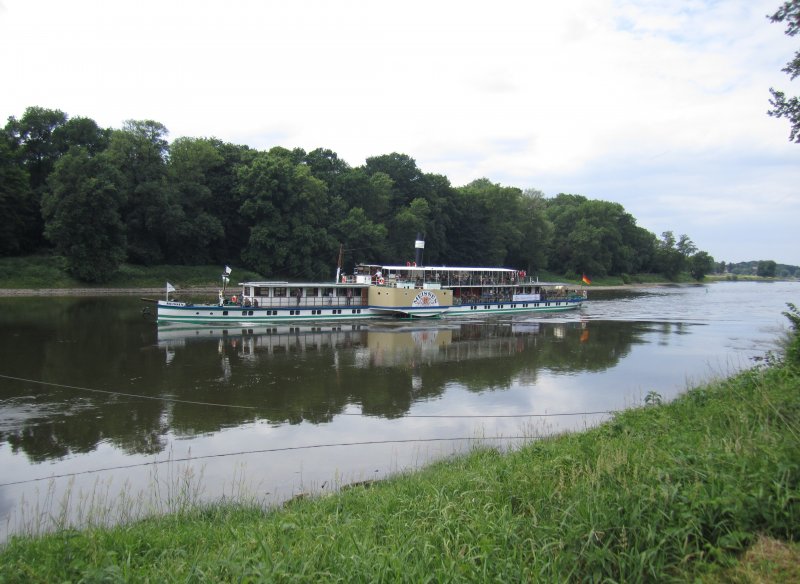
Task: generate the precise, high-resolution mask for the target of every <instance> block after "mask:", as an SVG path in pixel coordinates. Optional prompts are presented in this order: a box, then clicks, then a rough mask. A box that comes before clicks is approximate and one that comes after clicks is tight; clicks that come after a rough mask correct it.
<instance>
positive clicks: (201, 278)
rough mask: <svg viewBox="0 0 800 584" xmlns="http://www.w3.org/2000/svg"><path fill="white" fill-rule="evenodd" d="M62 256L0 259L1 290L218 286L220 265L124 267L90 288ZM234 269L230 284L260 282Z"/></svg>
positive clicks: (252, 274)
mask: <svg viewBox="0 0 800 584" xmlns="http://www.w3.org/2000/svg"><path fill="white" fill-rule="evenodd" d="M65 265H66V262H65V261H64V259H63V258H62V257H59V256H51V255H35V256H25V257H13V258H0V288H7V289H8V288H30V289H37V288H87V289H88V288H93V287H102V288H153V287H162V286H164V284H165V282H171V283H172V284H173V285H175V286H177V287H179V288H187V287H193V286H218V285H219V282H220V275H221V274H222V266H171V265H158V266H135V265H131V264H123V265H122V266H121V267H120V269H119V271H118V272H117V273H116V274H115V275H114V277H113V278H112V279H111V280H110V281H109V282H105V283H104V284H101V285H98V286H91V285H89V284H86V283H85V282H80V281H78V280H76V279H75V278H73V277H71V276H70V275H69V274H68V273H67V272H66V270H65ZM232 267H233V273H232V280H231V281H232V282H234V283H236V282H242V281H245V280H261V279H263V278H262V277H261V276H260V275H258V274H257V273H255V272H251V271H249V270H244V269H240V268H238V267H236V266H232Z"/></svg>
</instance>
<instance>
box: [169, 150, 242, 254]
mask: <svg viewBox="0 0 800 584" xmlns="http://www.w3.org/2000/svg"><path fill="white" fill-rule="evenodd" d="M223 163H224V159H223V158H222V155H221V154H220V152H219V150H218V149H217V147H216V144H215V143H214V141H212V140H208V139H205V138H178V139H177V140H175V141H174V142H173V143H172V145H171V147H170V157H169V168H170V171H171V172H170V180H171V181H172V183H173V186H172V189H170V192H171V193H174V195H175V202H176V203H177V205H179V207H180V211H179V212H176V215H175V219H176V223H175V225H174V226H173V230H172V231H171V233H170V237H169V239H168V249H167V254H168V257H169V260H170V262H175V263H184V264H207V263H210V262H211V261H213V259H214V253H213V251H212V250H213V249H214V248H216V247H217V246H219V245H220V244H221V242H222V240H223V238H224V235H225V231H224V227H223V225H222V222H221V221H220V219H219V218H218V217H216V216H215V215H214V213H213V198H214V193H213V191H212V190H211V186H210V182H211V181H210V175H211V173H213V171H214V170H215V169H217V168H219V167H220V166H222V164H223ZM228 204H230V205H235V203H234V202H233V201H229V203H228Z"/></svg>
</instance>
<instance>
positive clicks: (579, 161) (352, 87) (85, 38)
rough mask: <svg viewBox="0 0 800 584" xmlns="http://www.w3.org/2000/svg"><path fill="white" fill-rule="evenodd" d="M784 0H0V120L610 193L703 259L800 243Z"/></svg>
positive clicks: (792, 260) (799, 40)
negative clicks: (34, 118)
mask: <svg viewBox="0 0 800 584" xmlns="http://www.w3.org/2000/svg"><path fill="white" fill-rule="evenodd" d="M782 2H783V0H769V1H766V2H765V1H762V0H727V1H712V0H709V1H696V0H570V1H569V2H552V1H541V0H522V1H512V0H495V1H493V2H486V1H485V0H484V1H481V2H477V1H473V0H458V1H450V0H439V1H437V0H425V1H420V0H404V1H403V2H397V1H395V2H387V1H380V0H295V1H287V0H227V1H224V2H222V1H204V0H192V1H188V0H187V1H176V0H137V1H136V2H130V1H124V0H116V1H115V0H111V1H109V0H0V73H1V76H0V78H2V79H3V82H2V88H1V89H0V120H1V122H0V123H3V122H4V120H5V119H6V118H8V117H9V116H15V117H17V118H19V117H21V116H22V114H23V113H24V111H25V108H27V107H29V106H41V107H46V108H52V109H60V110H62V111H64V112H65V113H67V114H68V115H69V116H70V117H79V116H83V117H89V118H92V119H94V120H95V121H96V122H97V123H98V124H99V125H101V126H103V127H112V128H120V127H122V125H123V123H124V122H125V121H126V120H131V119H135V120H145V119H151V120H155V121H157V122H160V123H162V124H163V125H165V126H166V127H167V129H168V130H169V132H170V134H169V139H170V140H174V139H176V138H179V137H182V136H189V137H211V136H213V137H216V138H219V139H221V140H224V141H227V142H232V143H235V144H244V145H248V146H250V147H252V148H257V149H263V150H267V149H269V148H271V147H273V146H283V147H286V148H297V147H299V148H303V149H305V150H307V151H310V150H313V149H315V148H319V147H322V148H328V149H330V150H332V151H334V152H336V153H337V155H338V156H339V157H340V158H341V159H343V160H345V161H346V162H347V163H348V164H350V165H351V166H360V165H362V164H364V162H365V160H366V158H368V157H371V156H379V155H382V154H389V153H392V152H399V153H402V154H407V155H408V156H411V157H412V158H414V159H415V160H416V162H417V166H418V167H419V168H420V169H421V170H422V171H423V172H426V173H434V174H442V175H445V176H447V177H448V179H449V180H450V182H451V183H452V184H453V185H454V186H461V185H464V184H467V183H469V182H471V181H473V180H475V179H478V178H487V179H489V180H490V181H492V182H493V183H498V184H501V185H503V186H512V187H519V188H521V189H537V190H540V191H542V192H544V194H545V195H546V196H548V197H551V196H555V195H557V194H558V193H562V192H563V193H573V194H580V195H584V196H586V197H588V198H590V199H601V200H605V201H612V202H616V203H620V204H621V205H623V206H624V207H625V209H626V211H627V212H629V213H630V214H632V215H633V216H634V217H635V218H636V220H637V223H638V225H640V226H641V227H644V228H645V229H648V230H650V231H652V232H653V233H655V234H656V235H659V236H660V235H661V233H662V232H664V231H667V230H669V231H673V232H674V233H675V234H676V235H679V234H684V233H685V234H687V235H688V236H689V237H690V238H691V239H692V240H693V241H694V243H695V244H696V245H697V247H698V248H699V249H701V250H704V251H707V252H709V253H710V254H711V255H712V256H714V258H715V259H716V260H717V261H727V262H739V261H749V260H761V259H771V260H775V261H776V262H778V263H785V264H792V265H800V244H798V242H797V236H796V230H797V228H796V225H797V223H798V219H800V144H794V143H791V142H790V141H789V131H790V128H789V123H788V121H787V120H785V119H775V118H771V117H769V116H768V115H767V111H768V110H769V108H770V105H769V98H770V95H769V88H770V87H774V88H776V89H779V90H782V91H785V92H786V94H787V95H798V94H800V79H797V80H795V81H791V80H790V79H789V76H788V75H786V74H785V73H783V72H782V71H781V69H782V68H783V67H784V66H785V65H786V63H787V62H788V61H790V60H791V59H792V57H793V55H794V53H795V52H796V51H797V50H798V49H799V48H800V37H795V38H790V37H788V36H786V35H785V34H784V30H785V27H784V26H783V25H782V24H773V23H771V22H770V21H769V19H768V18H767V15H768V14H772V13H774V12H775V11H776V10H777V8H778V7H779V6H780V5H781V4H782Z"/></svg>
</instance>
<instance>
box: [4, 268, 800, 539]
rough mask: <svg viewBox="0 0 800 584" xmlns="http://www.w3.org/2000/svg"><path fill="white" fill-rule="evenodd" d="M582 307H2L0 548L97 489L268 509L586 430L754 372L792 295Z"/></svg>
mask: <svg viewBox="0 0 800 584" xmlns="http://www.w3.org/2000/svg"><path fill="white" fill-rule="evenodd" d="M590 294H591V299H592V300H591V302H589V303H588V304H587V305H586V306H584V308H582V309H581V310H580V311H576V312H573V313H566V314H565V313H560V314H554V315H535V316H531V315H528V316H519V315H517V316H513V317H508V316H506V317H495V318H486V319H483V320H475V319H466V318H464V319H457V320H450V319H446V320H442V321H438V322H431V323H427V322H418V321H385V322H370V323H359V324H354V325H344V324H337V325H336V326H331V325H326V326H319V327H313V326H306V325H304V326H301V327H288V326H280V327H261V328H253V329H244V330H243V329H241V328H232V327H229V328H227V329H221V328H177V327H171V326H160V327H158V326H156V325H155V324H154V323H153V322H152V321H150V320H148V319H147V318H145V317H143V315H142V313H141V310H142V307H143V304H142V303H141V302H140V301H139V300H138V299H136V298H128V297H118V298H56V299H52V300H47V301H43V300H42V299H40V298H36V299H26V298H6V299H0V359H1V361H0V363H1V364H0V537H1V538H5V537H6V535H7V533H9V532H15V531H19V530H20V529H24V528H28V529H30V528H31V525H32V524H36V525H39V524H43V522H44V520H43V519H42V517H45V516H53V515H58V514H59V513H62V514H63V513H65V514H66V515H68V516H70V517H72V518H75V517H79V516H81V513H84V514H85V510H84V511H81V510H80V509H68V510H67V511H64V509H67V508H68V507H69V506H70V505H72V506H73V507H76V506H77V507H80V505H79V504H76V501H78V503H82V502H86V501H88V500H89V499H92V498H93V497H94V498H95V499H97V498H98V493H100V492H102V494H103V497H105V498H106V499H108V500H111V501H113V500H119V498H120V497H123V498H124V497H138V499H139V502H138V503H137V504H136V505H137V506H138V507H142V508H144V507H147V506H148V505H151V506H152V505H155V506H156V507H155V508H161V509H163V503H164V501H165V500H170V499H171V498H172V493H173V491H174V488H175V483H177V482H180V481H181V480H183V479H185V478H186V477H190V478H191V483H192V485H194V486H196V487H198V488H199V489H200V491H199V496H200V498H201V499H208V500H213V499H217V498H219V497H221V496H223V495H224V496H230V495H237V494H241V493H242V492H246V493H247V494H249V495H252V496H256V497H258V498H259V499H260V500H264V501H268V502H277V501H281V500H284V499H286V498H289V497H292V496H293V495H296V494H298V493H300V492H307V491H316V492H319V491H324V490H325V489H332V488H336V487H337V486H338V485H340V484H343V483H348V482H353V481H359V480H366V479H372V478H377V477H382V476H385V475H386V474H389V473H392V472H397V471H400V470H404V469H408V468H416V467H418V466H421V465H423V464H425V463H427V462H429V461H431V460H433V459H436V458H441V457H444V456H448V455H451V454H453V453H455V452H460V451H463V450H465V449H468V448H469V447H470V444H472V443H473V441H474V440H475V439H478V438H482V439H485V440H486V441H488V442H489V443H490V444H497V445H500V446H507V445H514V444H518V443H519V440H518V439H517V438H516V437H519V436H527V437H531V436H538V435H543V434H548V433H551V432H555V431H562V430H573V429H581V428H584V427H587V426H590V425H593V424H596V423H597V422H599V421H602V420H604V419H607V418H608V414H607V413H606V412H609V411H611V410H618V409H621V408H626V407H631V406H636V405H640V404H641V403H642V401H643V398H644V396H645V395H646V394H647V393H648V392H649V391H657V392H658V393H659V394H661V395H662V396H663V397H664V399H670V398H672V397H674V396H675V395H677V394H678V393H680V392H681V391H683V390H685V389H686V388H687V386H689V385H691V384H694V383H696V382H699V381H703V380H707V379H709V378H713V377H718V376H723V375H727V374H729V373H732V372H733V371H735V370H737V369H740V368H743V367H748V366H750V365H752V363H753V361H752V359H753V358H754V357H760V356H763V355H764V354H765V353H766V352H767V351H769V350H771V349H774V343H775V341H776V340H777V339H778V338H779V337H780V336H781V334H782V331H784V330H785V328H786V327H785V321H786V319H785V318H784V317H783V316H782V315H781V311H783V310H785V308H786V306H785V304H786V302H794V303H795V304H800V284H798V283H774V284H766V283H745V282H742V283H718V284H712V285H708V286H681V287H669V288H654V289H647V290H641V291H636V292H601V291H595V292H590ZM500 437H503V438H504V440H497V438H500ZM470 439H471V440H470ZM162 461H169V462H168V463H167V464H158V465H156V464H154V463H155V462H162ZM92 493H93V494H92ZM67 496H69V498H70V503H69V505H67V503H65V501H66V497H67ZM154 500H155V501H156V503H153V501H154ZM158 505H161V507H158ZM111 520H113V518H112V519H111Z"/></svg>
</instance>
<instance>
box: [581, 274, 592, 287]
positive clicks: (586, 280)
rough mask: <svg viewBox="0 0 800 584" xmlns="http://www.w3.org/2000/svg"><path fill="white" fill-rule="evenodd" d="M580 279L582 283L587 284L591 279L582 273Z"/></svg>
mask: <svg viewBox="0 0 800 584" xmlns="http://www.w3.org/2000/svg"><path fill="white" fill-rule="evenodd" d="M581 280H583V283H584V284H587V285H588V284H591V283H592V281H591V280H590V279H589V278H587V277H586V274H584V275H583V278H581Z"/></svg>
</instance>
